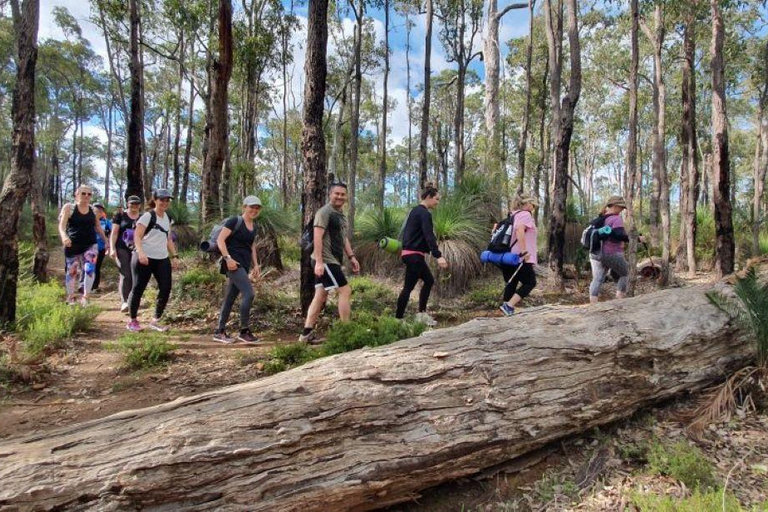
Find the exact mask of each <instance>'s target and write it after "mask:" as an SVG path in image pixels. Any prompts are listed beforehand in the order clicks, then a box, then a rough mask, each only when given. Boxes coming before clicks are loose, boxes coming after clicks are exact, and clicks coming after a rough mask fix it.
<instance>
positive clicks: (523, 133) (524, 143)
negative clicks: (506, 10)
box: [517, 0, 536, 196]
mask: <svg viewBox="0 0 768 512" xmlns="http://www.w3.org/2000/svg"><path fill="white" fill-rule="evenodd" d="M535 5H536V0H528V16H529V17H530V19H529V21H528V47H527V49H526V55H525V109H524V110H523V126H522V129H521V130H520V143H519V144H518V150H517V166H518V167H519V170H518V172H519V176H518V182H517V195H519V196H522V195H523V187H524V186H525V152H526V150H527V149H528V130H529V129H530V128H529V127H530V124H531V121H530V119H531V87H532V85H533V84H532V75H533V70H532V69H531V68H532V60H533V21H534V15H533V8H534V6H535Z"/></svg>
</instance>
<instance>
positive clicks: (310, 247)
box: [299, 219, 315, 253]
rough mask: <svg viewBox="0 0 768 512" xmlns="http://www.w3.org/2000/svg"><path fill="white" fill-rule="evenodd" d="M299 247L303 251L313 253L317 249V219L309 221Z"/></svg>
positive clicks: (302, 233)
mask: <svg viewBox="0 0 768 512" xmlns="http://www.w3.org/2000/svg"><path fill="white" fill-rule="evenodd" d="M299 247H301V250H302V251H305V252H309V253H311V252H312V251H314V250H315V219H312V220H311V221H309V222H307V225H306V226H304V230H303V231H302V232H301V237H300V238H299Z"/></svg>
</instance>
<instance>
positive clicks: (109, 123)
mask: <svg viewBox="0 0 768 512" xmlns="http://www.w3.org/2000/svg"><path fill="white" fill-rule="evenodd" d="M114 111H115V108H114V103H113V101H112V98H110V99H109V104H108V105H107V127H106V128H107V130H106V131H107V168H106V170H105V171H104V205H105V206H106V207H107V208H109V177H110V175H111V174H112V137H113V134H114V124H113V122H112V113H113V112H114ZM119 202H120V201H119V200H118V203H119Z"/></svg>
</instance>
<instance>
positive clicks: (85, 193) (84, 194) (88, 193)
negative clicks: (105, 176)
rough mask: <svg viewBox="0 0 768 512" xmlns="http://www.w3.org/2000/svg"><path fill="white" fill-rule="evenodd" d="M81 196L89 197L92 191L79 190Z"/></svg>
mask: <svg viewBox="0 0 768 512" xmlns="http://www.w3.org/2000/svg"><path fill="white" fill-rule="evenodd" d="M80 195H81V196H88V197H91V196H92V195H93V192H80Z"/></svg>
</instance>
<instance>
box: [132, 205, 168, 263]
mask: <svg viewBox="0 0 768 512" xmlns="http://www.w3.org/2000/svg"><path fill="white" fill-rule="evenodd" d="M155 214H156V218H157V221H156V226H155V227H154V228H152V231H150V232H148V233H145V235H144V238H142V239H141V246H142V248H143V249H144V254H145V255H146V256H147V258H151V259H153V260H163V259H165V258H167V257H168V237H169V236H171V219H170V218H169V217H168V215H165V214H164V215H162V216H160V213H159V212H155ZM151 219H152V214H151V213H150V212H146V213H144V214H143V215H142V216H141V217H139V220H137V221H136V224H141V225H142V226H144V227H147V226H149V222H150V220H151ZM158 226H159V227H161V228H163V229H164V230H165V231H166V232H167V233H168V234H167V235H166V234H165V233H163V232H162V231H161V230H160V229H158Z"/></svg>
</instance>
